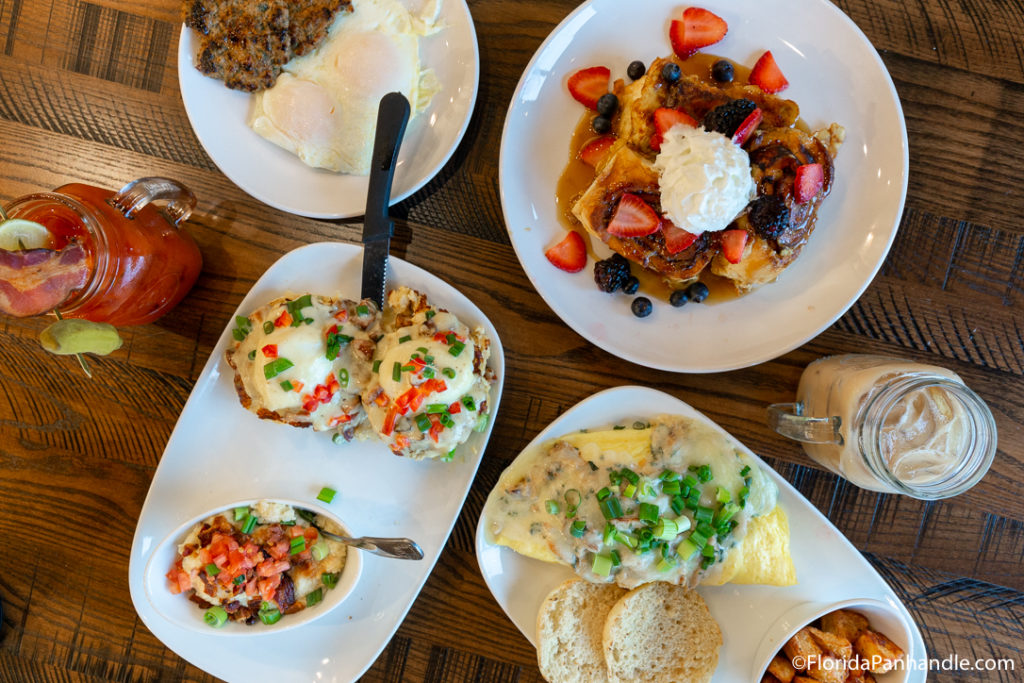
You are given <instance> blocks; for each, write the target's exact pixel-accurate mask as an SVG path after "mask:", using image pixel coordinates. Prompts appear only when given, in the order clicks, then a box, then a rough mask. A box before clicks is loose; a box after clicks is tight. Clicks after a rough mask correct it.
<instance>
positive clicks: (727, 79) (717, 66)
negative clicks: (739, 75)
mask: <svg viewBox="0 0 1024 683" xmlns="http://www.w3.org/2000/svg"><path fill="white" fill-rule="evenodd" d="M735 75H736V74H735V72H734V71H733V68H732V62H730V61H729V60H728V59H719V60H718V61H717V62H715V63H714V64H712V65H711V77H712V78H713V79H715V80H716V81H718V82H719V83H732V79H733V77H734V76H735Z"/></svg>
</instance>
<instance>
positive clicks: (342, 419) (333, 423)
mask: <svg viewBox="0 0 1024 683" xmlns="http://www.w3.org/2000/svg"><path fill="white" fill-rule="evenodd" d="M351 421H352V416H351V415H346V414H345V413H342V414H341V415H335V416H334V417H332V418H331V419H330V420H328V421H327V426H328V427H337V426H338V425H340V424H345V423H346V422H351Z"/></svg>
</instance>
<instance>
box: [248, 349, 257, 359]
mask: <svg viewBox="0 0 1024 683" xmlns="http://www.w3.org/2000/svg"><path fill="white" fill-rule="evenodd" d="M248 358H249V360H256V349H253V350H252V351H250V352H249V355H248Z"/></svg>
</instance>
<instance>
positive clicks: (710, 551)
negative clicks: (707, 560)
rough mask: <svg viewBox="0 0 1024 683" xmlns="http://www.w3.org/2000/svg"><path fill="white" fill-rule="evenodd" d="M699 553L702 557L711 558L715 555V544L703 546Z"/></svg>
mask: <svg viewBox="0 0 1024 683" xmlns="http://www.w3.org/2000/svg"><path fill="white" fill-rule="evenodd" d="M700 554H701V555H703V556H704V557H711V558H713V557H714V556H715V546H713V545H706V546H704V547H703V548H701V549H700Z"/></svg>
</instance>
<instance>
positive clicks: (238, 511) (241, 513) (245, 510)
mask: <svg viewBox="0 0 1024 683" xmlns="http://www.w3.org/2000/svg"><path fill="white" fill-rule="evenodd" d="M248 516H249V506H248V505H243V506H242V507H237V508H235V521H236V522H240V521H242V520H243V519H245V518H246V517H248Z"/></svg>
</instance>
